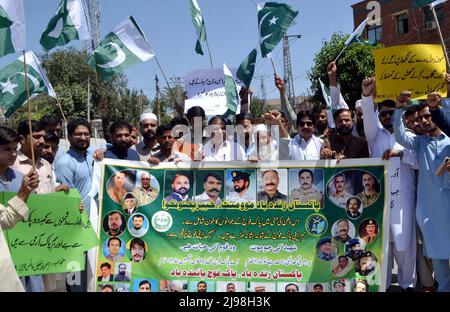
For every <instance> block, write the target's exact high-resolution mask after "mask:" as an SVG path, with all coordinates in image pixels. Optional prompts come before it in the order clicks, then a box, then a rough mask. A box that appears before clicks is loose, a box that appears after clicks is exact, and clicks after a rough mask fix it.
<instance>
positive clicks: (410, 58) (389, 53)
mask: <svg viewBox="0 0 450 312" xmlns="http://www.w3.org/2000/svg"><path fill="white" fill-rule="evenodd" d="M374 53H375V76H376V86H377V102H381V101H383V100H387V99H390V100H395V99H396V98H397V97H398V96H399V94H400V92H401V91H403V90H408V91H411V93H412V94H411V98H412V99H417V100H420V99H426V98H427V95H428V94H429V93H432V92H439V93H440V94H441V95H442V96H443V97H445V96H446V94H447V85H446V82H445V72H446V63H445V57H444V51H443V49H442V46H441V45H436V44H413V45H401V46H395V47H390V48H384V49H379V50H375V52H374Z"/></svg>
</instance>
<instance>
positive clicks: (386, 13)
mask: <svg viewBox="0 0 450 312" xmlns="http://www.w3.org/2000/svg"><path fill="white" fill-rule="evenodd" d="M352 8H353V19H354V23H355V28H356V27H357V26H358V25H360V24H361V22H362V21H364V20H365V19H366V18H367V16H368V14H369V13H370V12H371V11H373V9H372V8H380V14H379V17H380V18H381V22H380V24H379V25H372V26H368V27H367V29H366V38H367V39H369V40H371V41H373V42H381V43H382V44H384V45H385V46H386V47H389V46H395V45H402V44H419V43H422V44H441V40H440V37H439V33H438V30H437V28H436V23H435V19H434V17H433V14H432V11H431V9H430V8H429V6H426V7H423V8H414V7H413V4H412V0H378V1H373V0H372V1H371V0H365V1H360V2H358V3H356V4H353V5H352ZM368 8H369V9H368ZM435 10H436V14H437V16H438V20H439V25H440V27H441V30H442V34H443V37H444V42H445V46H446V48H447V51H450V50H449V47H450V1H448V2H445V3H443V4H440V5H438V6H436V7H435Z"/></svg>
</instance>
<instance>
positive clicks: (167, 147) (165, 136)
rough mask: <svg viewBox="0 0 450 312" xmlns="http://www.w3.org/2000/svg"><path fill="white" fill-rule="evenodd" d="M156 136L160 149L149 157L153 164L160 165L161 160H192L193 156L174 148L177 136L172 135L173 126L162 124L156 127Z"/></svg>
mask: <svg viewBox="0 0 450 312" xmlns="http://www.w3.org/2000/svg"><path fill="white" fill-rule="evenodd" d="M156 138H157V141H158V145H159V148H160V150H159V151H158V152H156V153H155V154H154V155H153V156H152V157H150V158H149V159H148V162H149V163H151V164H152V165H159V163H161V162H175V163H177V162H180V161H186V162H189V161H191V158H190V157H189V156H188V155H186V154H184V153H181V152H178V151H176V150H175V149H174V148H173V145H174V143H175V138H173V137H172V127H171V126H169V125H161V126H159V127H158V128H157V129H156Z"/></svg>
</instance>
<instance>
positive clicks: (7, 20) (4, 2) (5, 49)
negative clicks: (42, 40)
mask: <svg viewBox="0 0 450 312" xmlns="http://www.w3.org/2000/svg"><path fill="white" fill-rule="evenodd" d="M25 38H26V36H25V11H24V9H23V0H0V56H4V55H7V54H11V53H14V52H19V51H23V50H25V48H26V47H25V46H26V43H25V41H26V40H25Z"/></svg>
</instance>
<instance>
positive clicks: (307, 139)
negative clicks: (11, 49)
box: [289, 111, 323, 160]
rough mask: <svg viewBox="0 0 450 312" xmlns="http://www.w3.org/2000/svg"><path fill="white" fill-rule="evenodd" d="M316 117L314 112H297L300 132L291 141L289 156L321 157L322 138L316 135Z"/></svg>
mask: <svg viewBox="0 0 450 312" xmlns="http://www.w3.org/2000/svg"><path fill="white" fill-rule="evenodd" d="M315 124H316V119H315V117H314V114H313V113H312V112H306V111H301V112H299V113H298V114H297V130H298V134H297V135H296V136H295V137H294V138H293V139H292V140H291V142H290V143H289V157H290V159H293V160H310V159H311V160H316V159H320V149H321V147H322V142H323V141H322V139H319V138H318V137H316V136H315V135H314V133H315V129H316V128H315Z"/></svg>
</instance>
